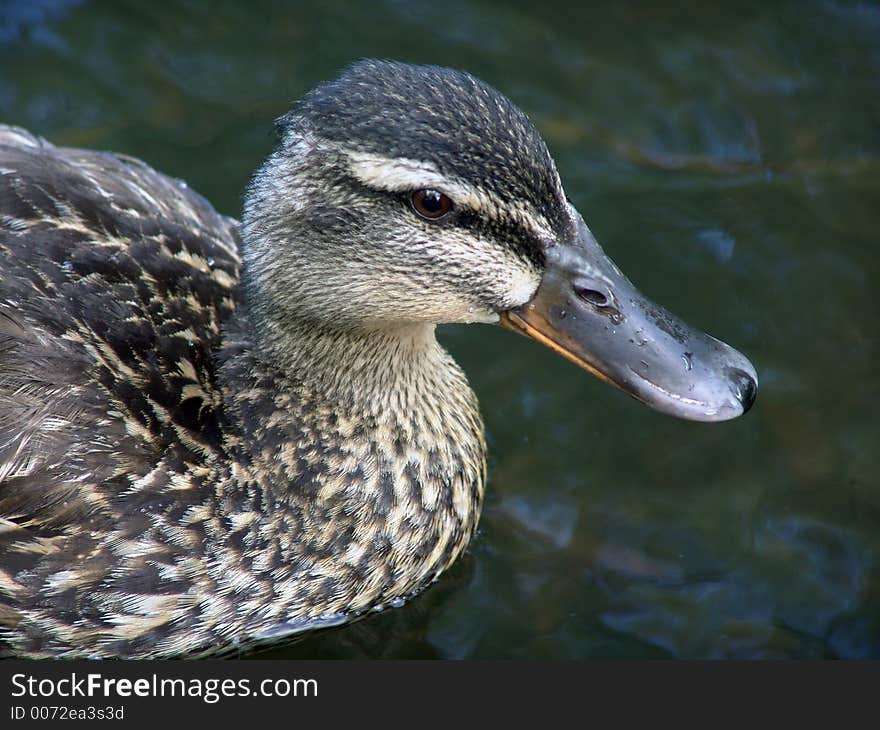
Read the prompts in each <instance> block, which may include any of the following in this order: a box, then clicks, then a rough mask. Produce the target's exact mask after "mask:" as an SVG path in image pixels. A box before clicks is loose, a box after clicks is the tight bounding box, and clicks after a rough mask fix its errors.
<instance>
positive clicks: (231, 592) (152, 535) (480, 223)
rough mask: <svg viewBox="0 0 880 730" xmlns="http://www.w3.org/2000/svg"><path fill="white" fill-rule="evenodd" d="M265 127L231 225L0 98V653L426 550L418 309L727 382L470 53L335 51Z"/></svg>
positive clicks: (440, 522)
mask: <svg viewBox="0 0 880 730" xmlns="http://www.w3.org/2000/svg"><path fill="white" fill-rule="evenodd" d="M278 129H279V136H280V138H279V142H278V145H277V147H276V149H275V150H274V151H273V152H272V153H271V154H270V155H269V157H268V158H267V159H266V160H265V162H264V163H263V165H262V166H261V167H260V169H259V170H258V171H257V172H256V174H255V175H254V177H253V179H252V181H251V184H250V185H249V187H248V190H247V193H246V196H245V202H244V211H243V217H242V223H241V225H240V226H239V224H238V223H237V222H236V221H233V220H231V219H228V218H225V217H223V216H221V215H218V214H217V213H216V212H215V211H214V210H213V209H212V208H211V206H210V205H209V204H208V203H207V202H205V201H204V200H203V199H202V198H201V197H199V196H198V195H197V194H195V193H193V192H192V191H190V190H188V189H187V187H186V185H185V184H184V183H182V182H179V181H176V180H173V179H170V178H168V177H166V176H164V175H162V174H160V173H158V172H156V171H154V170H152V169H151V168H149V167H148V166H147V165H145V164H144V163H142V162H139V161H137V160H134V159H132V158H128V157H124V156H121V155H113V154H107V153H100V152H88V151H83V150H74V149H65V148H58V147H54V146H53V145H51V144H49V143H48V142H46V141H44V140H41V139H40V138H38V137H35V136H33V135H31V134H30V133H28V132H26V131H24V130H21V129H17V128H12V127H0V653H6V654H13V655H24V656H33V657H49V656H59V657H74V656H79V657H82V656H85V657H111V656H127V657H166V656H180V655H203V654H207V653H212V652H220V651H224V650H229V649H232V648H235V647H243V646H248V645H252V644H254V643H257V642H261V641H269V640H272V639H276V638H278V637H282V636H289V635H292V634H296V633H298V632H302V631H305V630H307V629H310V628H316V627H321V626H328V625H332V624H337V623H342V622H344V621H347V620H350V619H353V618H355V617H357V616H360V615H363V614H364V613H366V612H369V611H371V610H376V609H379V608H381V607H383V606H386V605H399V604H400V603H401V602H403V601H405V600H406V599H407V597H409V596H411V595H412V594H414V593H415V592H417V591H419V590H421V589H422V588H424V587H425V586H426V585H428V584H429V583H431V582H432V581H434V580H435V579H436V578H437V577H438V576H439V575H440V573H441V572H442V571H443V570H444V569H445V568H447V567H448V566H449V565H450V564H451V563H452V562H453V561H454V560H455V559H456V557H457V556H458V555H459V554H460V553H461V552H462V550H464V549H465V547H466V546H467V544H468V541H469V540H470V538H471V537H472V535H473V534H474V531H475V529H476V525H477V520H478V518H479V514H480V507H481V503H482V499H483V488H484V482H485V442H484V437H483V426H482V422H481V419H480V414H479V410H478V407H477V402H476V397H475V396H474V394H473V392H472V391H471V389H470V388H469V387H468V384H467V381H466V379H465V376H464V374H463V373H462V371H461V370H460V369H459V367H458V366H457V365H456V364H455V362H454V361H453V360H452V358H451V357H450V356H449V355H448V354H447V353H446V352H445V351H444V350H443V349H442V348H441V347H440V346H439V345H438V343H437V341H436V339H435V336H434V328H435V325H436V324H438V323H442V322H486V323H491V322H500V323H502V324H506V325H507V326H509V327H512V328H513V329H516V330H517V331H520V332H523V333H525V334H528V335H530V336H532V337H535V338H536V339H538V340H539V341H541V342H543V343H544V344H548V345H549V346H551V347H552V348H553V349H554V350H557V351H559V352H561V353H562V354H563V355H565V356H566V357H568V358H569V359H572V360H574V361H575V362H577V363H578V364H581V365H582V366H584V367H586V368H587V369H588V370H590V371H591V372H594V373H596V374H598V375H600V376H601V377H603V378H606V379H609V380H611V381H613V382H616V383H617V384H618V385H619V386H620V387H621V388H623V389H625V390H628V391H629V392H631V393H632V394H634V395H635V396H636V397H638V398H639V399H640V400H642V401H644V402H646V403H650V404H652V405H654V406H656V407H658V408H661V409H663V410H666V411H667V412H670V413H674V414H675V415H681V416H683V417H688V418H696V419H702V420H721V419H724V418H730V417H734V416H736V415H738V414H740V413H742V412H744V410H746V409H747V408H748V407H749V406H750V405H751V403H752V401H753V400H754V395H755V392H756V376H755V374H754V369H753V368H752V366H751V365H750V364H749V363H748V361H747V360H746V359H745V358H744V357H743V356H742V355H740V354H739V353H736V352H735V351H734V350H732V348H729V347H727V346H725V345H723V344H722V343H720V342H718V341H717V340H714V339H712V338H708V337H706V336H704V335H697V334H695V333H693V332H691V331H690V330H687V329H686V328H685V326H684V325H683V323H681V322H680V321H679V320H677V319H674V318H672V317H671V315H668V313H665V312H663V311H662V310H661V309H660V308H658V307H656V305H653V304H652V303H650V302H647V301H646V300H644V299H643V298H642V297H641V296H640V295H639V294H638V292H637V291H636V290H635V289H634V288H633V287H632V285H631V284H630V283H629V282H628V281H627V280H626V279H625V277H623V275H622V274H621V273H620V271H619V270H618V269H617V268H616V267H615V266H614V265H613V264H612V263H611V262H610V260H608V259H607V257H605V256H604V254H603V253H602V251H601V249H600V248H599V247H598V244H596V242H595V240H594V239H593V238H592V235H591V234H590V233H589V230H588V229H587V228H586V226H585V225H584V223H583V220H582V219H581V218H580V216H579V215H578V213H577V211H575V210H574V208H573V207H572V206H571V205H570V204H569V203H568V202H567V199H566V197H565V193H564V191H563V189H562V185H561V182H560V180H559V175H558V174H557V172H556V168H555V166H554V164H553V161H552V159H551V157H550V154H549V152H548V151H547V148H546V146H545V145H544V142H543V141H542V140H541V137H540V135H539V134H538V132H537V131H536V130H535V129H534V127H533V126H532V125H531V123H530V122H529V121H528V119H527V118H526V117H525V115H524V114H523V113H522V112H521V111H519V110H518V109H517V108H516V107H515V106H514V105H513V104H511V102H509V101H508V100H507V99H506V98H504V97H503V96H502V95H501V94H499V93H498V92H497V91H495V90H494V89H492V88H491V87H489V86H488V85H486V84H484V83H483V82H480V81H478V80H477V79H474V78H473V77H471V76H469V75H467V74H465V73H462V72H457V71H451V70H448V69H441V68H436V67H414V66H406V65H403V64H395V63H387V62H362V63H360V64H357V65H355V66H354V67H352V68H351V69H349V70H348V71H346V72H345V73H344V74H343V75H342V76H341V77H340V78H339V79H337V80H336V81H334V82H331V83H329V84H325V85H323V86H320V87H318V88H317V89H316V90H315V91H313V92H311V93H310V94H308V95H307V96H306V97H305V98H304V100H303V101H302V102H300V103H299V104H297V105H296V106H294V108H293V110H292V111H291V112H290V113H289V114H287V115H285V116H284V117H283V118H282V119H281V120H279V123H278ZM428 193H430V195H428ZM422 196H424V198H423V197H422ZM428 197H431V198H433V199H441V200H445V201H446V203H447V204H448V205H447V206H446V208H445V209H444V210H445V213H443V214H442V215H439V216H433V215H432V214H431V211H427V210H422V209H420V208H419V206H418V204H417V201H418V200H422V199H427V198H428ZM672 325H674V326H672ZM684 349H686V350H687V352H686V353H684V354H685V355H686V356H687V357H683V350H684ZM648 359H650V360H651V363H652V367H651V370H650V372H649V373H648V374H647V375H646V374H644V373H642V372H640V371H639V370H638V369H637V368H638V367H639V365H638V363H642V364H643V365H644V367H645V368H647V366H648ZM683 362H684V363H686V364H687V365H688V367H687V368H686V371H685V370H683V367H684V366H683V365H682V363H683Z"/></svg>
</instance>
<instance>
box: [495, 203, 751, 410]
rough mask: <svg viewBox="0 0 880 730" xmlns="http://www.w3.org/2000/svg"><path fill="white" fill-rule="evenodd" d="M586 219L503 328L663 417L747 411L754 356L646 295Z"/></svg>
mask: <svg viewBox="0 0 880 730" xmlns="http://www.w3.org/2000/svg"><path fill="white" fill-rule="evenodd" d="M577 219H578V230H577V235H576V236H575V240H574V241H573V242H572V243H568V244H557V245H554V246H552V247H550V248H548V249H547V264H546V268H545V272H544V276H543V278H542V280H541V284H540V285H539V287H538V289H537V291H536V292H535V296H534V297H533V298H532V299H531V300H530V301H529V302H527V303H526V304H524V305H522V306H520V307H517V308H515V309H511V310H509V311H507V312H504V313H503V314H502V315H501V324H502V325H503V326H505V327H507V328H509V329H512V330H514V331H516V332H519V333H520V334H524V335H527V336H528V337H532V338H533V339H535V340H538V342H541V343H542V344H544V345H546V346H547V347H549V348H550V349H552V350H554V351H556V352H558V353H559V354H560V355H562V356H563V357H565V358H567V359H569V360H571V361H572V362H574V363H575V364H577V365H579V366H580V367H582V368H584V369H585V370H587V371H589V372H591V373H592V374H593V375H595V376H597V377H599V378H600V379H602V380H605V381H607V382H609V383H611V384H612V385H614V386H616V387H618V388H620V389H621V390H622V391H624V392H625V393H628V394H629V395H631V396H633V397H634V398H636V399H637V400H640V401H641V402H642V403H645V404H647V405H649V406H651V407H652V408H655V409H656V410H658V411H661V412H663V413H668V414H670V415H673V416H677V417H679V418H685V419H688V420H692V421H726V420H728V419H731V418H736V417H737V416H740V415H742V414H743V413H745V412H746V411H747V410H748V409H749V408H750V407H751V405H752V403H753V402H754V400H755V396H756V394H757V383H758V377H757V374H756V373H755V368H754V367H752V364H751V363H750V362H749V361H748V359H747V358H746V357H745V356H744V355H742V354H741V353H739V352H738V351H737V350H735V349H733V348H732V347H730V346H729V345H726V344H724V343H723V342H720V341H719V340H716V339H715V338H714V337H711V336H710V335H707V334H705V333H703V332H700V331H699V330H695V329H693V328H692V327H689V326H688V325H687V324H685V322H683V321H682V320H681V319H679V318H678V317H676V316H675V315H673V314H671V313H670V312H668V311H667V310H665V309H663V308H662V307H660V306H658V305H656V304H654V303H653V302H652V301H650V300H649V299H648V298H647V297H645V296H644V295H643V294H641V293H640V292H639V291H638V289H636V288H635V287H634V286H633V285H632V283H631V282H630V281H629V279H627V278H626V277H625V276H624V275H623V273H621V271H620V269H618V268H617V266H615V264H614V262H613V261H611V259H610V258H608V256H606V255H605V252H604V251H603V250H602V248H601V247H600V246H599V244H598V243H597V242H596V240H595V239H594V238H593V235H592V234H591V233H590V231H589V229H588V228H587V226H586V225H585V224H584V222H583V219H581V218H580V216H577Z"/></svg>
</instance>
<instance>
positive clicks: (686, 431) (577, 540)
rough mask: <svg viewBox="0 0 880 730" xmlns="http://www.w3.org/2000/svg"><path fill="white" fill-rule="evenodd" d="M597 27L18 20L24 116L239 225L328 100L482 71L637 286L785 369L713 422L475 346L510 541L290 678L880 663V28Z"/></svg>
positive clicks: (448, 337)
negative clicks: (681, 662) (307, 102)
mask: <svg viewBox="0 0 880 730" xmlns="http://www.w3.org/2000/svg"><path fill="white" fill-rule="evenodd" d="M585 5H586V4H584V3H573V2H572V3H565V2H556V1H554V0H546V1H545V2H543V3H540V4H534V3H525V2H514V3H510V2H504V3H501V2H498V3H491V2H490V3H481V4H477V3H465V2H448V3H444V4H439V5H438V4H437V3H434V2H421V1H418V0H407V2H384V3H381V2H376V3H358V2H354V1H353V0H352V1H351V2H344V1H341V0H333V1H331V2H326V1H325V2H321V3H296V4H281V3H277V4H274V3H268V2H260V1H256V0H254V1H252V2H248V3H237V2H236V3H233V2H223V3H218V2H211V3H208V2H202V3H199V2H194V1H188V2H183V1H180V2H174V3H160V4H153V5H151V4H145V3H134V2H130V3H125V2H113V3H109V2H107V3H99V2H92V3H87V2H64V0H55V1H54V2H37V1H35V0H11V1H10V0H5V2H3V3H2V4H0V118H2V119H3V120H4V121H6V122H11V123H16V124H21V125H23V126H27V127H29V128H31V129H32V130H34V131H37V132H39V133H40V134H43V135H44V136H46V137H48V138H49V139H51V140H52V141H54V142H56V143H58V144H66V145H77V146H86V147H95V148H104V149H114V150H118V151H121V152H125V153H127V154H131V155H135V156H138V157H141V158H143V159H145V160H147V161H148V162H150V163H151V164H153V165H155V166H156V167H158V168H159V169H161V170H164V171H165V172H168V173H171V174H173V175H176V176H179V177H181V178H184V179H186V180H187V182H188V184H189V185H190V186H192V187H193V188H194V189H196V190H198V191H200V192H201V193H202V194H203V195H205V196H206V197H208V198H209V199H210V200H211V201H212V202H213V203H214V204H215V205H216V206H217V207H218V208H219V209H220V210H221V211H223V212H225V213H228V214H231V215H237V214H238V211H239V204H240V195H241V190H242V188H243V187H244V185H245V183H246V181H247V179H248V176H249V175H250V173H251V171H252V170H253V169H254V168H255V166H256V165H257V164H258V162H259V161H260V159H261V158H262V156H263V155H264V154H265V153H266V152H267V151H268V150H269V149H270V147H271V144H272V133H271V123H270V122H271V120H272V119H273V118H274V117H276V116H278V115H279V114H281V113H282V112H283V111H285V109H286V108H287V106H288V104H289V102H291V101H292V100H293V99H295V98H297V97H298V96H299V95H301V94H302V93H303V92H304V91H306V90H307V89H309V88H310V87H311V86H312V85H314V84H315V83H316V82H318V81H320V80H323V79H327V78H330V77H332V76H333V75H335V74H336V73H337V72H338V70H339V69H340V68H342V67H343V66H345V65H346V64H348V63H350V62H352V61H353V60H355V59H358V58H361V57H367V56H374V57H375V56H379V57H388V58H396V59H401V60H407V61H414V62H430V63H439V64H444V65H452V66H457V67H461V68H466V69H468V70H470V71H471V72H473V73H475V74H477V75H478V76H480V77H482V78H484V79H486V80H487V81H489V82H490V83H492V84H494V85H495V86H497V87H498V88H500V89H501V90H502V91H504V92H505V93H507V94H508V95H509V96H511V97H512V98H513V99H514V100H516V101H517V102H518V103H519V104H520V105H521V106H522V107H523V108H524V109H525V110H526V112H527V113H528V114H529V115H530V116H531V117H532V118H533V119H534V121H535V122H536V124H537V125H538V126H539V128H540V129H541V130H542V131H543V133H544V135H545V137H546V139H547V141H548V143H549V145H550V147H551V150H552V151H553V152H554V155H555V157H556V160H557V162H558V165H559V169H560V172H561V174H562V177H563V180H564V181H565V183H566V189H567V191H568V194H569V196H570V197H571V199H572V200H573V201H574V202H575V204H576V205H577V207H578V208H579V210H580V211H581V212H582V213H583V215H584V217H585V219H586V220H587V222H588V224H589V225H590V227H591V229H592V231H593V232H594V234H595V235H596V237H597V238H598V239H599V241H600V242H601V243H602V244H603V245H604V247H605V248H606V250H607V251H608V252H609V254H610V255H611V256H612V257H613V258H614V259H615V261H616V262H617V263H618V264H619V265H620V267H621V268H622V269H623V270H624V271H625V272H626V273H627V275H628V276H629V277H630V278H631V279H632V280H633V281H634V282H636V284H637V285H638V286H639V287H640V288H642V289H643V291H645V293H646V294H648V296H650V297H651V298H653V299H655V300H656V301H658V302H661V303H663V304H664V305H665V306H667V307H669V308H670V309H672V310H673V311H675V312H678V313H679V314H681V315H683V316H684V317H685V319H687V320H688V321H689V322H691V323H692V324H694V325H695V326H698V327H701V328H704V329H706V330H708V331H709V332H711V333H713V334H715V335H717V336H718V337H720V338H721V339H724V340H726V341H728V342H730V343H731V344H733V345H734V346H735V347H737V348H739V349H741V350H742V351H743V352H745V353H747V354H748V355H749V356H750V357H751V358H752V360H753V362H754V363H755V365H756V366H757V368H758V372H759V374H760V376H761V390H760V394H759V396H758V401H757V404H756V406H755V408H754V409H753V411H752V412H751V413H750V414H749V415H748V416H747V417H745V418H743V419H739V420H737V421H733V422H730V423H724V424H717V425H705V424H694V423H685V422H680V421H675V420H673V419H671V418H668V417H665V416H662V415H658V414H655V413H652V412H650V411H648V410H647V409H645V408H644V407H642V406H640V405H639V404H637V403H635V402H633V401H630V400H628V399H626V398H625V397H624V396H622V395H620V394H619V393H617V392H615V391H613V390H612V389H610V388H608V387H607V386H605V385H603V384H601V383H599V382H597V381H595V380H594V379H592V378H590V377H589V376H588V375H587V374H586V373H584V372H582V371H579V370H577V369H576V368H575V367H574V366H573V365H571V364H569V363H567V362H565V361H564V360H562V359H561V358H559V357H557V356H555V355H554V354H553V353H551V352H549V351H546V350H543V349H541V348H540V347H539V346H538V345H537V344H536V343H534V342H529V341H527V340H525V339H524V338H519V337H515V336H514V335H512V334H511V333H508V332H504V331H502V330H501V329H498V328H491V327H487V326H483V325H473V326H467V327H465V326H461V327H450V328H446V329H445V331H444V332H443V333H442V337H443V340H444V342H445V343H446V344H447V346H448V347H449V348H450V350H451V351H452V352H453V354H454V355H455V356H456V358H457V359H458V360H459V362H460V363H461V364H462V365H463V366H464V367H465V369H466V371H467V372H468V375H469V377H470V379H471V382H472V384H473V386H474V388H475V390H476V391H477V393H478V395H479V396H480V400H481V404H482V409H483V413H484V415H485V418H486V423H487V427H488V437H489V444H490V449H491V461H490V481H489V488H488V495H487V501H486V507H485V511H484V514H483V519H482V523H481V528H480V533H479V537H478V539H477V540H476V542H475V543H474V545H473V547H472V549H471V550H470V551H469V553H468V555H467V556H466V558H465V559H464V560H462V561H461V563H460V564H458V566H457V567H456V568H455V569H453V570H452V571H451V572H450V573H448V574H447V575H446V576H445V577H444V578H443V579H442V580H441V582H440V583H439V584H438V585H436V586H434V587H433V588H432V589H430V590H429V591H427V592H426V593H424V594H423V595H422V596H420V597H418V598H416V599H414V600H412V601H409V602H408V603H407V604H406V605H405V606H404V607H402V608H394V609H391V608H389V609H388V610H386V611H384V612H383V613H382V614H381V615H375V616H371V617H369V618H367V619H365V620H363V621H360V622H358V623H356V624H354V625H352V626H349V627H346V628H342V629H340V628H333V629H327V630H325V631H323V632H321V633H318V634H316V635H314V636H311V637H310V638H307V639H305V640H303V641H301V642H299V643H298V644H295V645H293V646H290V647H283V648H277V649H274V650H272V651H270V652H264V653H263V654H261V655H260V656H284V657H315V656H324V657H486V658H495V657H559V658H562V657H565V658H569V657H577V658H586V657H664V656H676V657H730V656H737V657H875V658H876V657H880V479H878V471H880V464H878V459H880V449H878V445H880V419H878V418H877V414H878V412H880V387H878V383H880V380H878V377H877V367H878V366H877V363H878V356H880V352H878V307H877V303H876V301H875V298H874V297H873V295H872V284H873V283H874V282H877V281H878V280H880V254H878V250H880V247H878V243H880V241H878V231H880V205H878V203H880V195H878V193H880V103H878V99H880V6H878V5H877V4H876V3H867V2H863V3H858V2H855V3H847V2H801V1H796V2H790V3H784V2H780V3H765V2H754V3H748V2H742V3H736V4H731V5H735V8H734V7H732V8H730V9H725V8H720V7H716V5H717V4H714V3H711V4H707V3H701V2H695V1H688V2H684V1H680V2H673V3H664V4H656V3H648V2H644V3H636V2H618V3H613V4H602V5H598V4H597V6H596V7H584V6H585Z"/></svg>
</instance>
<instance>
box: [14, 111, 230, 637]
mask: <svg viewBox="0 0 880 730" xmlns="http://www.w3.org/2000/svg"><path fill="white" fill-rule="evenodd" d="M239 266H240V259H239V253H238V224H237V222H236V221H234V220H232V219H229V218H226V217H224V216H221V215H219V214H218V213H217V212H216V211H214V209H213V208H212V207H211V206H210V204H208V203H207V202H206V201H205V200H204V199H203V198H201V197H200V196H199V195H197V194H196V193H194V192H193V191H191V190H189V189H188V188H187V187H186V185H185V184H184V183H182V182H180V181H177V180H174V179H172V178H169V177H167V176H165V175H162V174H161V173H158V172H156V171H155V170H153V169H152V168H150V167H149V166H147V165H145V164H144V163H142V162H140V161H138V160H135V159H133V158H129V157H125V156H121V155H114V154H109V153H101V152H92V151H86V150H78V149H66V148H60V147H55V146H53V145H51V144H49V143H48V142H46V141H45V140H42V139H40V138H38V137H36V136H34V135H32V134H30V133H29V132H27V131H25V130H22V129H19V128H15V127H5V126H0V629H2V628H3V627H6V628H7V629H8V630H10V631H11V630H13V629H14V627H15V626H16V625H17V624H18V623H19V622H21V620H22V617H23V616H25V614H27V615H28V616H29V617H30V620H29V621H28V622H27V623H29V624H33V623H34V622H39V620H41V617H40V616H39V615H38V614H40V612H44V614H45V615H43V616H42V619H44V620H45V621H50V619H51V621H53V622H54V623H55V624H57V625H58V632H57V633H61V629H62V624H63V623H64V619H63V618H62V617H61V614H63V611H64V610H70V611H72V612H73V613H72V614H71V616H73V615H76V616H78V617H79V619H81V620H82V619H84V618H88V613H89V612H90V611H91V612H93V613H94V614H95V620H98V618H99V616H98V614H100V613H101V609H100V607H99V605H98V603H99V602H98V601H97V599H96V598H95V588H96V586H98V585H99V584H101V585H102V586H105V587H106V588H107V590H108V591H110V590H112V591H116V592H117V593H118V592H120V591H122V590H132V589H136V590H139V591H140V592H141V593H142V594H144V593H148V592H149V590H151V588H153V587H155V586H153V585H152V584H154V583H155V584H156V585H158V583H159V582H160V581H159V580H158V577H157V576H155V575H154V574H155V572H156V571H155V568H151V569H149V568H148V563H149V564H151V565H155V563H156V560H157V559H158V560H159V561H160V562H161V553H163V551H164V552H168V551H171V550H173V548H171V547H169V546H167V545H164V546H163V545H160V544H159V543H158V542H156V543H155V551H156V553H157V555H153V556H152V558H153V560H152V562H150V561H149V560H147V558H146V557H145V558H144V561H143V570H142V571H141V572H140V573H139V572H138V570H137V566H136V565H135V564H133V563H132V562H131V560H130V559H129V560H128V563H127V574H126V577H125V579H124V581H123V580H122V579H120V578H114V579H113V580H109V578H108V576H110V575H111V574H112V573H113V570H114V566H116V565H117V564H118V561H119V553H120V552H121V551H122V550H123V549H124V548H123V547H121V546H122V545H123V543H124V542H125V541H126V540H127V539H131V540H134V539H142V538H143V537H144V535H149V534H150V531H151V530H155V524H154V522H155V519H156V518H155V516H156V515H161V514H162V513H163V510H165V511H166V512H167V511H168V510H171V509H174V508H175V506H177V507H178V508H180V509H183V508H185V507H186V505H187V504H189V503H196V502H198V499H199V485H198V484H196V483H195V482H196V481H197V480H194V477H193V475H194V474H205V473H207V471H208V470H210V468H211V465H212V464H213V463H215V462H216V461H217V459H218V458H219V457H220V456H221V454H222V438H221V429H220V418H221V415H220V405H221V400H220V398H221V396H220V391H219V388H218V386H217V384H216V374H215V369H214V355H215V353H216V351H217V349H218V348H219V346H220V341H221V326H222V324H223V322H224V321H225V320H226V319H228V318H229V316H230V315H231V313H232V312H233V310H234V308H235V304H236V297H237V285H238V272H239ZM151 520H152V521H153V522H152V523H151ZM111 538H112V539H111ZM154 542H155V541H154ZM129 557H130V556H129ZM154 578H155V580H153V579H154ZM108 580H109V582H108ZM111 584H113V585H111ZM50 614H51V615H50ZM104 619H106V616H104ZM65 643H66V642H65Z"/></svg>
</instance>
